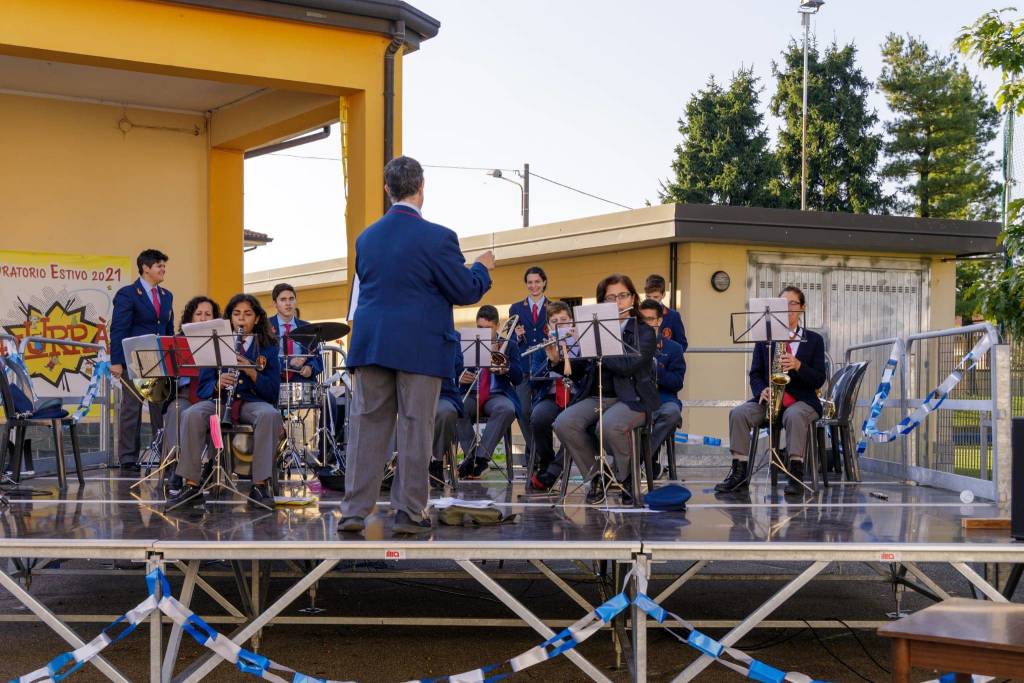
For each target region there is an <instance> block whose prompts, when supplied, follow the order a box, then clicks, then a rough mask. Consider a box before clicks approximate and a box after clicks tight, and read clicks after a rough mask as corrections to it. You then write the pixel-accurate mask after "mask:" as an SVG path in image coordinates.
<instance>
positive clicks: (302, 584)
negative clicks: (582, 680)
mask: <svg viewBox="0 0 1024 683" xmlns="http://www.w3.org/2000/svg"><path fill="white" fill-rule="evenodd" d="M336 564H338V560H324V561H323V562H321V563H320V564H318V565H317V566H316V568H315V569H313V571H311V572H310V573H309V574H307V575H306V576H304V577H303V578H301V579H299V581H297V582H296V583H295V584H294V585H292V587H291V588H289V589H288V590H287V591H285V593H284V595H282V596H281V597H280V598H278V599H277V600H276V601H275V602H274V604H272V605H270V606H269V607H267V609H266V611H264V612H263V613H262V614H260V615H259V616H258V617H256V618H255V619H253V620H252V621H250V622H249V623H248V624H246V625H245V627H244V628H242V629H241V630H240V631H238V632H237V633H235V634H233V635H232V637H231V640H232V642H234V643H235V644H237V645H242V644H244V643H246V642H248V640H249V639H250V638H252V637H253V635H255V634H256V633H257V632H258V631H259V630H260V629H262V628H263V627H264V626H266V625H267V624H268V623H269V622H270V621H271V620H272V619H273V618H274V617H276V616H277V615H278V614H280V613H281V612H283V611H284V610H285V608H287V607H288V606H289V605H290V604H292V603H293V602H295V600H296V599H298V597H299V596H301V595H302V594H303V593H305V592H306V591H307V590H309V587H310V586H311V585H313V584H314V583H316V582H317V581H319V580H320V579H321V578H323V576H324V574H326V573H327V572H329V571H331V570H332V569H334V566H335V565H336ZM223 661H224V660H222V659H221V658H220V657H217V656H215V655H214V654H213V653H212V652H211V653H209V654H207V655H205V656H204V657H202V658H200V659H199V660H198V661H196V662H195V663H193V665H192V666H190V667H189V668H188V669H186V670H185V672H184V673H182V674H181V676H179V677H178V678H179V679H180V680H181V681H184V682H185V683H195V682H196V681H201V680H203V678H205V677H206V676H207V675H208V674H209V673H210V672H212V671H213V670H214V669H216V668H217V666H218V665H219V664H221V663H222V662H223Z"/></svg>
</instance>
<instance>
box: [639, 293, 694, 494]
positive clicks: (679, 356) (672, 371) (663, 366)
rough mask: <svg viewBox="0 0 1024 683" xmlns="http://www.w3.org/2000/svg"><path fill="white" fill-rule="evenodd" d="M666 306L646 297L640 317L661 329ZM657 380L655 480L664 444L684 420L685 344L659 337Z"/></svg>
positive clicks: (653, 430) (653, 435) (653, 443)
mask: <svg viewBox="0 0 1024 683" xmlns="http://www.w3.org/2000/svg"><path fill="white" fill-rule="evenodd" d="M663 311H664V307H663V306H662V305H661V303H659V302H658V301H655V300H654V299H645V300H644V301H643V302H641V304H640V318H641V320H642V321H643V322H645V323H647V324H648V325H649V326H650V327H651V328H653V329H654V330H655V331H657V330H659V329H661V324H662V322H663V321H664V318H663V317H662V312H663ZM654 361H655V374H656V376H655V381H656V382H657V384H658V395H659V396H660V397H661V405H660V406H659V407H658V409H657V410H655V411H654V413H653V414H652V415H651V417H652V419H653V424H652V427H651V452H652V453H653V454H654V472H653V476H654V478H655V479H657V478H658V475H659V474H660V471H661V463H660V462H659V461H658V456H659V454H660V452H661V446H662V444H664V443H665V441H666V440H667V439H669V438H673V433H674V432H675V430H676V429H678V428H679V426H680V425H681V424H682V423H683V416H682V409H683V404H682V402H681V401H680V400H679V392H680V391H682V390H683V378H684V377H685V375H686V361H685V360H683V347H682V346H680V345H679V344H677V343H675V342H674V341H672V340H671V339H668V338H667V337H658V351H657V353H656V354H655V355H654Z"/></svg>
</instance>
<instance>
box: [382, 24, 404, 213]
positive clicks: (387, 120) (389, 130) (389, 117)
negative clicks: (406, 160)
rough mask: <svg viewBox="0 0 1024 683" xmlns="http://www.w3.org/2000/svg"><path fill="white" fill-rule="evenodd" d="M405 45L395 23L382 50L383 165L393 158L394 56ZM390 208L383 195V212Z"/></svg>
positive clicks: (400, 28) (389, 201) (400, 27)
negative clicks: (389, 37)
mask: <svg viewBox="0 0 1024 683" xmlns="http://www.w3.org/2000/svg"><path fill="white" fill-rule="evenodd" d="M404 44H405V22H404V21H397V22H395V28H394V31H392V33H391V42H390V43H388V46H387V49H385V50H384V163H385V164H387V163H388V162H389V161H391V160H392V159H394V158H395V55H396V54H397V53H398V50H399V49H400V48H401V47H402V45H404ZM390 207H391V200H390V199H389V198H388V196H387V193H386V192H385V193H384V210H385V211H387V210H388V209H389V208H390Z"/></svg>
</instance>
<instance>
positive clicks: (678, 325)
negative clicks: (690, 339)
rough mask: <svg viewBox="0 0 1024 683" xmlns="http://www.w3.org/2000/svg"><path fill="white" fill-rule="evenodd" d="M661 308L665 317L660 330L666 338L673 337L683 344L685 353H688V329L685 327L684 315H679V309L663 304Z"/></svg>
mask: <svg viewBox="0 0 1024 683" xmlns="http://www.w3.org/2000/svg"><path fill="white" fill-rule="evenodd" d="M661 308H662V311H663V313H664V315H665V317H664V318H662V320H661V327H659V328H658V332H660V333H661V336H662V337H664V338H665V339H671V340H672V341H674V342H675V343H677V344H679V345H680V346H682V347H683V353H686V347H687V346H689V344H687V342H686V329H685V328H684V327H683V317H682V316H681V315H679V311H677V310H675V309H672V308H669V307H668V306H665V305H662V307H661Z"/></svg>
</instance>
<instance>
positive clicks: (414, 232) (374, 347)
mask: <svg viewBox="0 0 1024 683" xmlns="http://www.w3.org/2000/svg"><path fill="white" fill-rule="evenodd" d="M384 187H385V190H386V191H387V193H388V196H389V197H390V199H391V201H392V202H394V205H393V206H392V207H391V208H390V209H389V210H388V212H387V213H386V214H385V215H384V217H383V218H381V219H380V220H378V221H377V222H376V223H374V224H373V225H371V226H370V227H368V228H367V229H366V230H365V231H363V233H362V234H361V235H359V237H358V238H357V239H356V255H355V273H356V277H355V280H354V282H353V287H352V291H353V302H352V308H353V310H352V311H351V312H350V314H349V315H350V318H351V319H352V338H351V343H350V345H349V354H348V368H349V370H350V371H352V374H353V379H354V387H353V404H352V415H351V422H350V426H351V433H350V440H349V448H350V449H351V450H350V455H349V458H348V463H347V464H348V467H347V468H346V472H345V497H344V499H343V501H342V515H343V516H342V519H341V522H340V523H339V527H338V530H339V532H358V531H362V530H363V528H364V527H365V522H364V520H365V518H366V516H367V515H369V514H370V513H371V512H372V511H373V508H374V504H375V502H376V500H377V495H378V493H379V492H380V484H381V480H382V478H383V476H384V468H385V465H386V464H387V461H388V458H389V452H388V451H389V443H390V441H391V437H392V434H393V433H394V434H395V436H396V441H397V445H398V469H397V472H396V474H395V479H394V481H393V482H392V485H391V507H392V509H394V510H395V521H394V526H393V529H394V531H395V532H396V533H407V534H414V533H424V532H428V531H430V529H431V526H430V521H429V519H424V518H423V513H424V510H425V509H426V507H427V500H428V486H429V483H428V467H429V463H430V458H431V452H432V450H433V449H432V442H433V431H434V410H435V408H436V407H437V398H438V395H439V394H440V389H441V380H442V378H444V377H447V376H449V375H450V374H451V372H452V357H453V356H454V354H455V353H457V352H458V351H459V342H458V341H457V339H458V337H457V336H456V335H455V323H454V319H453V317H452V306H455V305H460V306H465V305H469V304H473V303H476V302H477V301H479V300H480V298H481V297H483V295H484V293H485V292H487V290H488V289H490V287H491V276H490V272H489V271H490V270H491V269H492V268H494V255H493V254H491V252H489V251H488V252H485V253H483V254H481V255H480V256H479V257H477V259H476V261H475V262H474V263H473V264H472V265H471V266H469V267H468V268H467V267H466V260H465V257H464V256H463V255H462V251H461V250H460V249H459V239H458V237H457V236H456V234H455V232H454V231H452V230H449V229H448V228H445V227H443V226H440V225H437V224H434V223H430V222H429V221H426V220H424V219H423V216H422V214H421V211H422V207H423V168H422V166H420V164H419V162H417V161H416V160H415V159H412V158H409V157H404V156H403V157H398V158H396V159H392V160H391V161H389V162H388V163H387V165H386V166H385V167H384Z"/></svg>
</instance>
